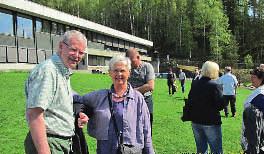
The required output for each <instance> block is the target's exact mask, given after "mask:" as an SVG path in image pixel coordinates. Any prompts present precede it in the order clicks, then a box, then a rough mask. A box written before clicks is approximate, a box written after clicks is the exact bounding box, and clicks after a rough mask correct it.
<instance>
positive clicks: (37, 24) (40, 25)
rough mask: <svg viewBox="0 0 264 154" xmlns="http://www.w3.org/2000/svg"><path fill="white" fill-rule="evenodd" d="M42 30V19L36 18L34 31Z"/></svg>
mask: <svg viewBox="0 0 264 154" xmlns="http://www.w3.org/2000/svg"><path fill="white" fill-rule="evenodd" d="M41 31H42V21H41V20H40V19H37V20H36V32H41Z"/></svg>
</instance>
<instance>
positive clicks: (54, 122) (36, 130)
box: [24, 30, 264, 154]
mask: <svg viewBox="0 0 264 154" xmlns="http://www.w3.org/2000/svg"><path fill="white" fill-rule="evenodd" d="M86 48H87V39H86V37H85V36H84V35H83V34H82V33H81V32H79V31H75V30H71V31H68V32H66V33H65V34H64V35H63V37H62V39H61V41H60V43H59V47H58V52H57V53H56V54H54V55H53V56H52V57H51V58H50V59H48V60H46V61H45V62H43V63H41V64H39V65H37V66H36V68H34V69H33V70H32V71H31V73H30V75H29V77H28V79H27V81H26V84H25V94H26V101H27V102H26V119H27V122H28V126H29V133H28V134H27V136H26V139H25V142H24V143H25V153H27V154H36V153H40V154H50V153H55V154H59V153H66V154H69V153H75V152H74V151H73V150H72V144H73V143H72V137H73V136H74V135H75V125H74V124H77V126H78V127H79V128H83V127H84V125H85V124H87V123H89V124H88V133H89V135H90V136H92V137H94V138H95V139H96V140H97V154H106V153H109V154H116V153H122V152H126V153H131V154H142V153H144V154H154V153H155V152H154V148H153V144H152V135H151V133H152V123H153V100H152V91H153V90H154V80H155V74H154V69H153V67H152V65H151V64H149V63H147V62H143V61H141V57H140V55H139V53H138V51H137V50H136V49H135V48H131V49H129V50H128V51H127V53H126V57H125V56H116V57H113V58H112V59H111V60H110V62H109V76H110V77H111V79H112V84H111V85H109V88H106V89H102V90H97V91H94V92H91V93H88V94H85V95H83V96H81V95H79V94H78V93H73V90H72V89H71V86H70V76H71V74H72V71H71V70H72V69H74V68H75V67H76V65H77V64H78V63H79V62H80V61H81V59H82V57H83V56H84V55H85V51H86ZM250 74H251V82H252V85H253V86H254V87H256V89H255V90H254V91H253V93H252V94H251V95H250V96H249V97H248V98H247V100H246V101H245V104H244V108H245V110H244V112H243V127H242V141H241V143H242V147H243V150H244V151H245V153H263V150H262V149H263V147H264V135H263V134H264V133H263V132H264V125H263V124H264V121H263V112H264V105H263V101H264V86H263V85H264V65H260V66H259V67H257V68H256V69H254V70H253V71H252V72H250ZM218 77H219V66H218V64H217V63H215V62H212V61H207V62H205V63H204V64H203V66H202V69H201V74H199V73H197V74H196V77H195V78H194V80H193V81H192V85H191V89H190V92H189V94H188V103H190V104H191V107H190V113H191V121H192V130H193V134H194V138H195V143H196V147H197V153H207V151H208V144H209V146H210V149H211V153H223V148H222V129H221V124H222V121H221V116H220V111H221V110H223V109H224V111H225V115H226V116H228V114H229V112H228V107H227V106H228V102H230V104H231V112H232V116H233V117H235V116H236V108H235V101H236V96H235V95H236V87H237V79H236V77H235V76H234V75H232V74H231V67H226V68H225V75H223V76H222V77H220V78H219V79H218ZM175 79H176V76H175V74H174V73H173V72H172V70H170V72H169V75H168V85H169V94H173V93H174V92H175V91H173V90H172V91H171V88H172V86H171V85H173V86H174V82H175ZM179 79H180V82H181V87H182V93H184V92H185V80H186V76H185V74H184V72H183V71H182V70H180V74H179ZM74 102H75V103H76V104H78V105H80V107H79V109H77V110H76V112H75V113H74V110H73V105H74ZM88 108H89V110H88ZM87 115H91V116H90V117H88V116H87ZM89 118H90V120H89V121H88V119H89Z"/></svg>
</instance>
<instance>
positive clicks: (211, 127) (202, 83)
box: [188, 61, 224, 154]
mask: <svg viewBox="0 0 264 154" xmlns="http://www.w3.org/2000/svg"><path fill="white" fill-rule="evenodd" d="M218 73H219V66H218V64H217V63H215V62H212V61H206V62H205V63H204V64H203V66H202V70H201V78H200V79H199V80H194V81H193V83H192V86H191V90H190V92H189V95H188V103H190V104H191V107H190V114H191V121H192V129H193V134H194V138H195V143H196V149H197V153H207V149H208V144H209V146H210V149H211V153H214V154H219V153H223V149H222V130H221V123H222V122H221V116H220V111H221V110H222V109H223V108H224V101H223V94H222V88H221V86H220V85H218V84H217V82H216V79H217V78H218Z"/></svg>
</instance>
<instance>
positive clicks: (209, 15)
mask: <svg viewBox="0 0 264 154" xmlns="http://www.w3.org/2000/svg"><path fill="white" fill-rule="evenodd" d="M32 1H33V2H36V3H40V4H42V5H46V6H48V7H51V8H55V9H57V10H60V11H64V12H67V13H69V14H72V15H75V16H79V17H81V18H84V19H87V20H90V21H93V22H96V23H99V24H102V25H105V26H109V27H111V28H114V29H117V30H120V31H123V32H127V33H129V34H132V35H135V36H138V37H142V38H145V39H148V40H151V41H153V42H154V49H153V50H156V51H158V52H159V53H160V56H161V57H166V55H168V54H169V55H170V57H172V58H177V59H189V60H194V61H195V60H199V61H205V60H208V59H210V60H214V61H217V62H219V63H221V62H223V61H228V63H238V62H242V63H243V62H246V63H252V62H255V63H259V62H261V61H262V59H263V56H264V55H263V47H264V37H262V35H263V34H264V26H263V23H264V0H70V1H69V0H32Z"/></svg>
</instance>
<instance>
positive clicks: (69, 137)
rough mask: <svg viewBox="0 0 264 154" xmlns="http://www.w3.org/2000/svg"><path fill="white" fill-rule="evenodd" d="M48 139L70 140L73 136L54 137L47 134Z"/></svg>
mask: <svg viewBox="0 0 264 154" xmlns="http://www.w3.org/2000/svg"><path fill="white" fill-rule="evenodd" d="M47 137H55V138H59V139H63V140H69V139H71V138H72V136H60V135H54V134H47Z"/></svg>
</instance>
